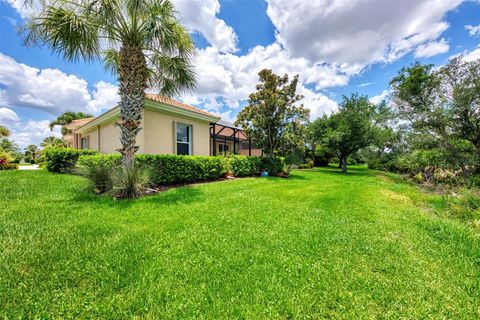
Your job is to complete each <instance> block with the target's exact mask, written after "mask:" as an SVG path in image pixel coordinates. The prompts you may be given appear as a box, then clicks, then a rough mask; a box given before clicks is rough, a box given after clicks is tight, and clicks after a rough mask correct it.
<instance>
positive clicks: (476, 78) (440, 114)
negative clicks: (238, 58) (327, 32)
mask: <svg viewBox="0 0 480 320" xmlns="http://www.w3.org/2000/svg"><path fill="white" fill-rule="evenodd" d="M259 77H260V83H259V84H258V85H257V87H256V89H257V90H256V92H254V93H252V94H251V95H250V97H249V100H248V105H247V106H246V107H245V108H244V109H243V110H242V111H241V112H240V113H239V115H238V117H237V124H240V125H242V126H243V127H244V128H245V131H246V133H247V135H249V136H250V137H251V138H252V139H254V140H255V142H256V143H257V145H258V146H259V147H260V148H262V150H263V152H264V154H265V155H266V156H284V157H286V159H290V162H291V163H296V164H299V163H302V162H311V161H312V160H314V161H315V162H316V163H317V164H323V165H326V164H328V163H331V162H335V163H337V164H338V166H339V167H340V168H341V169H342V171H343V172H344V173H347V168H348V164H350V163H366V164H368V166H369V167H370V168H373V169H379V170H385V171H394V172H401V173H407V174H410V175H411V176H412V177H414V178H415V179H418V180H421V181H425V182H435V181H455V182H459V183H465V182H468V181H469V179H470V178H471V177H472V175H478V174H479V173H480V60H477V61H470V62H468V61H464V60H463V57H461V56H460V57H457V58H454V59H452V60H451V61H450V62H449V63H448V64H446V65H444V66H442V67H440V68H434V67H433V65H424V64H420V63H414V64H412V65H411V66H409V67H405V68H403V69H401V70H400V72H399V73H398V75H397V76H395V77H394V78H393V79H392V80H391V82H390V96H389V97H388V98H387V99H385V100H384V101H382V102H380V103H378V104H374V103H372V102H371V101H370V100H369V99H368V97H367V96H364V95H359V94H358V93H353V94H351V95H350V96H344V97H343V100H342V101H341V102H340V103H339V108H338V111H337V112H334V113H333V114H332V115H330V116H327V115H324V116H323V117H320V118H317V119H315V120H313V121H311V122H310V121H309V112H308V109H306V108H304V106H303V105H302V104H298V102H299V101H301V99H302V98H303V97H302V96H300V95H298V94H296V87H297V84H298V75H297V76H295V77H294V78H293V80H292V81H290V82H289V80H288V75H284V76H278V75H275V74H274V73H273V72H272V71H271V70H268V69H265V70H262V71H261V72H260V73H259Z"/></svg>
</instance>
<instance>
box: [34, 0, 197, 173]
mask: <svg viewBox="0 0 480 320" xmlns="http://www.w3.org/2000/svg"><path fill="white" fill-rule="evenodd" d="M27 1H28V0H27ZM41 7H42V9H41V12H40V13H39V14H38V15H37V16H35V17H32V18H30V19H29V22H28V23H27V26H26V30H27V36H26V39H25V40H26V43H27V44H29V43H33V44H46V45H48V46H50V47H51V49H52V50H53V52H54V53H58V54H60V55H63V56H64V57H65V58H66V59H68V60H72V61H75V60H78V59H83V60H85V61H94V60H98V59H103V61H104V64H105V68H106V70H109V71H112V72H113V73H114V74H116V75H117V76H118V79H119V93H120V122H119V123H117V125H118V126H119V127H120V140H121V144H122V148H120V149H117V150H118V151H119V152H120V153H121V154H122V161H123V164H124V166H125V168H126V169H129V168H131V167H132V166H133V157H134V155H135V152H136V151H137V150H138V146H136V145H135V139H136V136H137V134H138V132H139V131H140V130H141V128H140V121H141V119H142V108H143V103H144V95H145V90H146V89H147V88H148V87H150V88H152V89H156V90H158V91H159V93H160V94H163V95H174V94H178V93H179V92H180V91H181V90H183V89H192V88H193V87H194V86H195V84H196V82H195V77H194V72H193V71H192V67H191V65H190V61H191V58H192V57H193V55H194V53H195V47H194V45H193V42H192V39H191V38H190V35H189V34H188V31H187V30H186V29H185V28H184V27H183V26H182V25H181V24H180V23H179V20H178V19H177V17H176V12H175V10H174V7H173V5H172V3H171V2H170V1H169V0H41Z"/></svg>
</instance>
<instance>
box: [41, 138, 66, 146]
mask: <svg viewBox="0 0 480 320" xmlns="http://www.w3.org/2000/svg"><path fill="white" fill-rule="evenodd" d="M40 146H42V147H43V148H60V147H64V146H65V142H64V141H63V140H62V139H60V138H57V137H54V136H50V137H46V138H45V139H43V141H42V142H41V143H40Z"/></svg>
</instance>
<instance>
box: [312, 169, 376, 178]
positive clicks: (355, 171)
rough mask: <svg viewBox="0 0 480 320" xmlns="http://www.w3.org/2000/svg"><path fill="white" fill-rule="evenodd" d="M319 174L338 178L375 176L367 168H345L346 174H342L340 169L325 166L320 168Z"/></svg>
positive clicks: (374, 173)
mask: <svg viewBox="0 0 480 320" xmlns="http://www.w3.org/2000/svg"><path fill="white" fill-rule="evenodd" d="M319 172H321V173H323V174H331V175H338V176H346V177H348V176H375V175H376V172H374V171H371V170H369V169H368V168H367V167H358V166H355V167H349V168H347V173H346V174H345V173H343V171H342V169H340V168H338V167H336V166H327V167H322V168H321V169H320V170H319Z"/></svg>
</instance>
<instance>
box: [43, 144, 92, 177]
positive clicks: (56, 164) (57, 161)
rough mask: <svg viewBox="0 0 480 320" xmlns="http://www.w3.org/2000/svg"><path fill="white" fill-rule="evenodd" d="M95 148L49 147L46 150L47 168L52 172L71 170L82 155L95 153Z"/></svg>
mask: <svg viewBox="0 0 480 320" xmlns="http://www.w3.org/2000/svg"><path fill="white" fill-rule="evenodd" d="M97 153H98V152H97V151H95V150H77V149H72V148H48V149H45V151H44V156H45V168H47V170H48V171H50V172H57V173H65V172H71V171H72V170H73V169H74V168H75V165H76V163H77V160H78V158H79V157H80V156H81V155H95V154H97Z"/></svg>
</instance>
